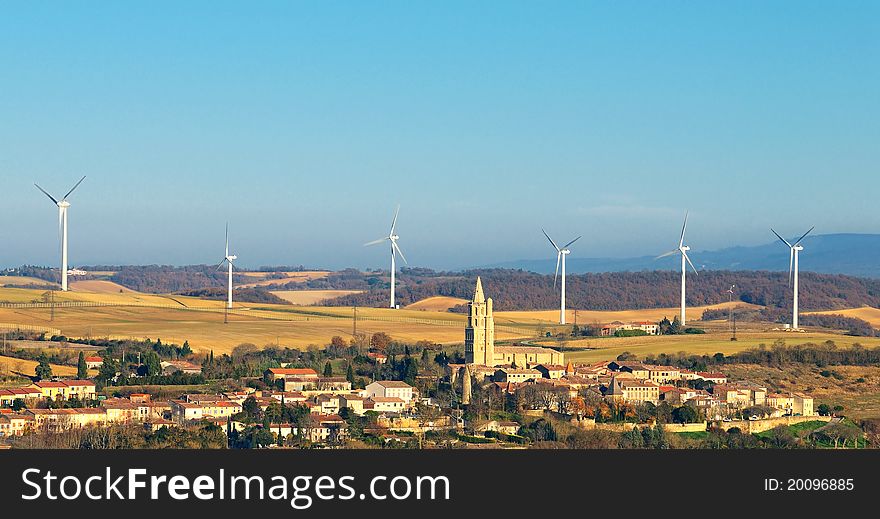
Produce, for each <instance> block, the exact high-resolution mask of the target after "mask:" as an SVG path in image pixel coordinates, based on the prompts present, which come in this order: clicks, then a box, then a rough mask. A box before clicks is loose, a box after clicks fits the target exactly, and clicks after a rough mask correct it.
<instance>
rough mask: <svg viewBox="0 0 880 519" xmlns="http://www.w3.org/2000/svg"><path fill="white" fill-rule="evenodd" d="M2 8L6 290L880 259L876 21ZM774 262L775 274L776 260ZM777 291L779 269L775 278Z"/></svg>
mask: <svg viewBox="0 0 880 519" xmlns="http://www.w3.org/2000/svg"><path fill="white" fill-rule="evenodd" d="M302 5H303V4H299V3H293V2H267V3H262V4H260V6H259V8H255V7H254V6H250V5H242V4H236V3H229V2H191V3H186V4H179V3H171V2H155V3H151V4H149V5H127V4H117V3H112V2H95V3H90V4H84V5H78V6H74V5H66V4H60V5H57V6H53V7H49V6H41V5H34V4H16V5H11V4H7V5H4V6H3V7H2V8H0V13H2V16H0V84H2V85H3V95H2V96H0V142H2V144H0V178H2V182H0V188H2V190H0V217H2V224H0V244H2V246H0V265H2V266H7V267H14V266H19V265H22V264H37V265H48V266H57V264H58V261H59V260H58V255H59V254H58V249H59V246H58V233H57V208H55V207H54V206H53V205H52V203H51V202H50V201H49V200H48V199H47V198H46V197H45V196H44V195H43V194H42V193H40V192H39V191H37V189H36V188H34V186H33V183H34V182H37V183H39V184H40V185H41V186H43V187H44V188H46V189H47V190H48V191H49V192H50V193H52V194H54V195H56V196H61V195H63V194H64V193H65V192H66V191H67V190H68V189H70V187H71V186H72V185H73V184H74V183H75V182H76V181H77V180H78V179H79V178H80V177H81V176H82V175H88V178H87V179H86V181H85V182H84V183H83V184H82V186H80V188H79V189H78V190H77V191H76V192H75V193H74V194H73V195H72V196H71V198H70V202H71V204H72V207H71V209H70V264H71V265H88V264H173V265H186V264H211V263H216V262H219V261H220V258H221V256H222V254H223V234H224V226H225V224H226V222H227V220H228V221H229V222H230V233H231V241H232V252H234V253H236V254H237V255H238V256H239V258H240V260H239V264H240V265H242V266H245V265H246V266H250V267H259V266H261V265H279V264H284V265H300V264H302V265H305V266H314V267H321V268H330V269H339V268H344V267H356V268H388V261H387V260H388V258H387V256H388V249H387V248H386V247H385V246H376V247H363V246H362V245H363V243H365V242H368V241H371V240H374V239H376V238H379V237H381V236H382V235H383V234H387V231H388V227H389V225H390V222H391V217H392V215H393V212H394V208H395V207H396V205H397V204H398V203H399V204H400V205H401V212H400V221H399V227H398V231H399V234H400V236H401V240H400V246H401V248H402V249H403V252H404V254H405V255H406V257H407V259H408V260H409V262H410V263H409V264H410V266H424V267H428V268H434V269H460V268H467V267H474V266H479V265H487V264H493V263H498V262H502V261H509V260H517V259H538V258H543V257H548V258H550V257H551V256H552V253H553V251H552V250H551V249H550V245H549V244H548V243H547V241H546V239H545V238H544V236H543V235H542V234H541V228H542V227H543V228H545V229H546V230H547V232H549V233H550V234H551V236H553V237H554V239H557V240H558V241H568V240H569V239H572V238H574V237H576V236H578V235H584V237H583V238H582V239H581V240H580V241H579V242H578V243H577V244H575V246H574V247H573V251H572V257H580V258H604V257H613V258H622V257H634V256H647V255H656V254H659V253H662V252H664V251H667V250H669V249H671V248H673V247H674V246H676V245H677V242H678V235H679V232H680V229H681V223H682V219H683V217H684V213H685V211H686V210H690V214H691V217H690V222H689V226H688V239H687V242H688V244H689V245H690V246H691V247H692V248H693V249H694V250H695V251H699V250H717V249H722V248H726V247H731V246H750V245H758V244H764V243H770V242H771V241H773V239H775V238H774V237H773V236H772V234H771V233H770V231H769V227H771V226H772V227H774V228H775V229H776V230H777V231H779V232H780V233H781V234H783V235H784V236H798V235H800V234H802V233H803V232H804V231H806V230H807V229H809V228H810V227H811V226H813V225H815V226H816V231H815V232H816V233H817V234H833V233H874V232H880V215H878V213H877V211H876V208H875V205H876V202H875V199H876V191H877V190H876V187H875V186H876V180H875V179H876V168H877V166H876V165H877V163H878V158H880V148H878V146H877V145H876V143H877V142H878V137H880V97H878V96H877V92H878V91H880V71H878V67H877V66H876V63H877V62H878V61H880V44H878V39H877V38H876V30H877V28H878V27H877V22H876V20H877V19H878V15H880V5H877V4H864V5H861V6H849V7H848V8H847V9H839V8H837V6H834V5H830V4H823V3H821V2H796V3H795V2H779V3H775V4H772V5H768V4H766V3H759V2H743V3H739V4H736V5H725V4H720V5H719V4H715V5H707V4H696V5H685V4H680V5H660V4H658V5H653V6H652V5H644V4H638V5H635V4H634V5H620V4H600V3H584V2H561V3H558V4H553V5H531V4H524V3H523V4H511V3H492V2H487V3H481V4H478V5H474V4H473V3H467V2H447V3H443V4H442V5H424V4H421V5H418V6H416V5H406V4H401V3H394V2H377V3H370V4H369V5H367V4H362V3H357V2H347V3H346V2H342V3H337V4H333V5H332V6H331V5H312V4H309V9H301V8H300V7H301V6H302ZM782 254H783V255H785V251H782ZM783 267H785V265H783Z"/></svg>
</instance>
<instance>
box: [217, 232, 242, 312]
mask: <svg viewBox="0 0 880 519" xmlns="http://www.w3.org/2000/svg"><path fill="white" fill-rule="evenodd" d="M237 259H238V256H236V255H235V254H232V255H230V254H229V223H228V222H227V223H226V255H225V256H223V259H222V260H220V264H219V265H217V270H220V269H221V268H222V267H223V263H224V262H225V263H226V264H227V266H228V267H229V270H228V272H229V285H228V288H227V294H226V308H227V309H228V310H231V309H232V263H233V262H234V261H235V260H237Z"/></svg>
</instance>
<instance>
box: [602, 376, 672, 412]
mask: <svg viewBox="0 0 880 519" xmlns="http://www.w3.org/2000/svg"><path fill="white" fill-rule="evenodd" d="M605 397H606V398H609V399H611V400H615V401H617V400H622V401H624V402H628V403H632V404H643V403H645V402H650V403H652V404H655V405H656V404H657V403H658V402H659V401H660V385H659V384H657V383H656V382H653V381H651V380H639V379H635V378H619V377H613V378H612V379H611V383H610V384H609V385H608V389H607V391H606V392H605Z"/></svg>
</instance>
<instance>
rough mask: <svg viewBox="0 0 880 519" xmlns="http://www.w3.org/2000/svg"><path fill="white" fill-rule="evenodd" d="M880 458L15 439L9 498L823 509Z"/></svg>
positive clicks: (399, 513) (188, 507)
mask: <svg viewBox="0 0 880 519" xmlns="http://www.w3.org/2000/svg"><path fill="white" fill-rule="evenodd" d="M878 466H880V453H878V452H877V451H848V450H818V451H807V450H803V451H800V450H792V451H782V450H743V451H706V450H689V451H670V450H604V451H589V450H577V451H573V450H546V451H541V450H522V451H489V450H487V451H463V450H452V451H441V450H433V451H412V450H364V451H354V450H324V451H320V450H310V451H304V450H271V449H270V450H232V451H171V450H169V451H146V450H137V451H84V450H80V451H10V450H7V451H0V503H3V506H4V507H10V506H12V507H15V508H20V507H21V509H22V510H28V509H29V508H31V509H32V510H33V511H39V513H40V516H41V517H51V515H47V514H53V513H58V514H69V513H71V512H73V511H78V510H80V511H83V512H89V513H94V514H104V513H107V512H113V511H114V510H121V509H124V510H126V512H125V516H152V517H155V516H156V514H167V513H168V512H169V511H173V512H174V514H173V515H172V516H171V517H179V516H181V515H182V514H205V513H209V514H220V515H219V517H227V516H228V514H250V513H254V512H259V513H271V514H295V515H308V514H311V513H333V514H335V513H364V512H366V511H373V512H375V511H377V510H381V515H382V516H383V517H410V518H411V517H414V516H416V515H418V514H419V513H421V511H426V513H427V511H429V512H430V513H431V515H432V516H434V515H433V514H437V513H441V514H443V513H449V514H456V513H462V512H467V514H468V515H469V516H471V515H472V514H477V513H480V514H482V513H485V514H492V515H496V514H515V516H522V514H542V515H541V516H542V517H552V516H553V515H555V514H562V513H577V512H582V511H583V512H585V511H589V512H591V513H594V512H599V511H607V512H614V511H616V512H622V511H626V510H628V509H631V511H633V512H635V511H636V510H642V511H645V510H646V509H645V508H644V507H645V506H647V504H648V503H650V509H651V510H656V511H658V512H663V511H664V510H665V511H667V512H669V513H670V515H678V514H677V513H673V512H676V511H678V512H681V513H698V512H700V511H710V510H716V509H718V508H719V507H722V508H725V507H730V506H734V507H742V508H741V512H743V513H752V512H755V510H761V511H763V512H768V511H772V510H777V509H778V510H780V511H786V512H792V511H795V510H803V511H806V512H811V511H812V512H815V511H816V510H817V508H816V507H817V506H822V505H832V504H839V503H846V506H847V508H850V507H857V506H861V505H868V504H871V502H872V501H873V499H875V498H876V497H875V496H876V494H877V490H876V487H877V483H878V480H880V477H878V475H877V470H876V467H878ZM683 506H684V507H685V508H682V507H683ZM120 507H122V508H120ZM632 507H636V508H632ZM749 507H757V508H755V510H750V509H749ZM665 515H666V514H665V513H663V514H662V516H665ZM758 515H759V516H763V515H764V513H760V514H758ZM373 516H375V515H374V514H373V513H370V514H369V515H366V516H365V517H373Z"/></svg>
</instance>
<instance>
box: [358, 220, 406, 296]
mask: <svg viewBox="0 0 880 519" xmlns="http://www.w3.org/2000/svg"><path fill="white" fill-rule="evenodd" d="M399 213H400V206H399V205H398V206H397V211H395V212H394V219H393V220H391V232H389V233H388V236H385V237H384V238H379V239H378V240H373V241H371V242H369V243H365V244H364V247H367V246H369V245H378V244H380V243H384V242H385V241H386V240H387V241H390V242H391V308H395V305H394V276H395V271H396V270H397V266H396V263H395V259H396V255H397V254H400V257H401V259H403V262H404V263H405V264H407V265H409V262H407V261H406V256H404V255H403V251H401V250H400V246H399V245H397V240H399V239H400V236H398V235H396V234H394V230H395V228H396V227H397V215H398V214H399Z"/></svg>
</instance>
